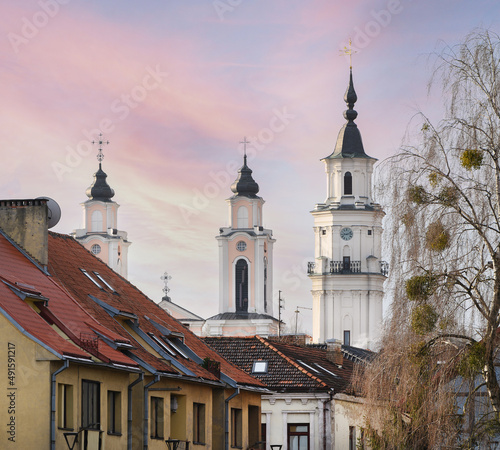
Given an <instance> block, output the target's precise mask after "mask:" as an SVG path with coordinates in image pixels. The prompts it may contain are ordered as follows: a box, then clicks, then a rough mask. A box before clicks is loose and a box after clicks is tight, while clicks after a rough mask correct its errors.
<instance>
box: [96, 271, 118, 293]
mask: <svg viewBox="0 0 500 450" xmlns="http://www.w3.org/2000/svg"><path fill="white" fill-rule="evenodd" d="M94 275H95V276H96V277H97V278H99V280H101V281H102V282H103V283H104V284H105V286H106V287H107V288H108V289H109V290H110V291H113V292H115V290H114V289H113V288H112V287H111V285H110V284H109V283H108V282H107V281H106V280H105V279H104V278H103V277H102V275H101V274H100V273H99V272H96V271H95V270H94Z"/></svg>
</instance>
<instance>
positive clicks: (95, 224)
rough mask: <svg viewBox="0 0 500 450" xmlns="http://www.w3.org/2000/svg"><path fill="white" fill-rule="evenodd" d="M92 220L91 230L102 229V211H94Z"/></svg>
mask: <svg viewBox="0 0 500 450" xmlns="http://www.w3.org/2000/svg"><path fill="white" fill-rule="evenodd" d="M91 222H92V223H91V227H90V231H102V212H101V211H94V212H93V213H92V221H91Z"/></svg>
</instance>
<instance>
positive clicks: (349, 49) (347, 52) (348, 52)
mask: <svg viewBox="0 0 500 450" xmlns="http://www.w3.org/2000/svg"><path fill="white" fill-rule="evenodd" d="M340 53H341V54H342V55H349V68H350V69H352V54H353V53H358V52H357V51H356V50H353V49H352V41H351V38H349V47H347V46H344V49H343V50H340Z"/></svg>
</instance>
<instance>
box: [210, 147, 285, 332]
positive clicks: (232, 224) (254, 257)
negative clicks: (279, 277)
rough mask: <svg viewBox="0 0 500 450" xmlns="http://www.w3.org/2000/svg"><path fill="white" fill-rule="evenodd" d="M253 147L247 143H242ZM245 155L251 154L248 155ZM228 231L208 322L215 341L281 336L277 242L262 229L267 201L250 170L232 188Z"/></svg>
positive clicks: (243, 169)
mask: <svg viewBox="0 0 500 450" xmlns="http://www.w3.org/2000/svg"><path fill="white" fill-rule="evenodd" d="M242 143H243V144H244V145H245V146H246V144H248V142H247V140H246V138H245V140H244V141H243V142H242ZM245 150H246V149H245ZM231 191H232V192H233V194H234V195H233V196H232V197H230V198H229V199H227V203H228V206H229V220H228V224H229V225H228V226H227V227H223V228H220V230H219V236H217V237H216V239H217V241H218V243H219V314H218V315H216V316H213V317H211V318H209V319H207V334H208V335H211V336H253V335H255V334H259V335H261V336H269V335H270V334H277V332H278V320H276V319H275V318H274V317H273V244H274V242H275V239H273V233H272V230H269V229H266V228H264V226H263V215H262V209H263V208H262V207H263V205H264V200H263V199H262V198H261V197H259V196H258V195H257V193H258V192H259V185H258V184H257V183H256V182H255V180H254V179H253V177H252V170H251V169H250V168H249V167H248V165H247V156H246V151H245V155H244V158H243V166H242V167H241V168H240V169H239V170H238V177H237V179H236V181H235V182H234V183H233V184H232V185H231Z"/></svg>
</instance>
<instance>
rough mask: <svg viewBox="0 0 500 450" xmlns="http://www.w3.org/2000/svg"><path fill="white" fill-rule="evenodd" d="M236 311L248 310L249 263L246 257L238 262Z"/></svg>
mask: <svg viewBox="0 0 500 450" xmlns="http://www.w3.org/2000/svg"><path fill="white" fill-rule="evenodd" d="M235 288H236V292H235V294H236V295H235V298H236V312H248V264H247V262H246V261H245V260H244V259H240V260H239V261H238V262H237V263H236V284H235Z"/></svg>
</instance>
